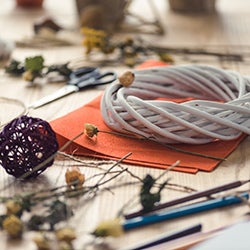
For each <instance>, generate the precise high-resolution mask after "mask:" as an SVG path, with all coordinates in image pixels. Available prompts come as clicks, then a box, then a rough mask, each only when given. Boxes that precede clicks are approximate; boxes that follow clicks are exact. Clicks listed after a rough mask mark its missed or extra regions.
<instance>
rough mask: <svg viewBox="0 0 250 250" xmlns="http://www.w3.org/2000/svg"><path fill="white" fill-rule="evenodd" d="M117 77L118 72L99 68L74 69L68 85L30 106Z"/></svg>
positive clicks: (45, 102)
mask: <svg viewBox="0 0 250 250" xmlns="http://www.w3.org/2000/svg"><path fill="white" fill-rule="evenodd" d="M115 79H116V73H115V72H112V71H108V72H105V73H101V72H100V70H99V69H98V68H92V67H83V68H80V69H78V70H76V71H73V72H72V73H71V74H70V75H69V80H68V82H67V85H66V86H64V87H63V88H61V89H59V90H58V91H57V92H55V93H53V94H51V95H49V96H45V97H44V98H42V99H40V100H38V101H36V102H35V103H33V104H31V105H30V106H29V108H32V109H36V108H39V107H41V106H44V105H45V104H48V103H51V102H53V101H55V100H57V99H59V98H62V97H64V96H66V95H69V94H72V93H74V92H78V91H81V90H84V89H87V88H90V87H97V86H101V85H105V84H108V83H111V82H113V81H114V80H115Z"/></svg>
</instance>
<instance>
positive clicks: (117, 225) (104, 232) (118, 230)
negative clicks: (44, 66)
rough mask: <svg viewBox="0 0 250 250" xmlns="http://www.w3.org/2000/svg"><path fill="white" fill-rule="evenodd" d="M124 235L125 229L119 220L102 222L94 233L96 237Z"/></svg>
mask: <svg viewBox="0 0 250 250" xmlns="http://www.w3.org/2000/svg"><path fill="white" fill-rule="evenodd" d="M122 234H123V228H122V225H121V221H120V219H119V218H117V219H114V220H108V221H103V222H101V223H100V224H99V225H98V226H97V228H96V229H95V231H94V232H93V235H95V236H96V237H107V236H114V237H119V236H121V235H122Z"/></svg>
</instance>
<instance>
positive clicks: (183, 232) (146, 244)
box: [121, 224, 202, 250]
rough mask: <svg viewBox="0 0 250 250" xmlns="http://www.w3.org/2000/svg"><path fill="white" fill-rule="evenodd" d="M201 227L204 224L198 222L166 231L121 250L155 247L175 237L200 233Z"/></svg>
mask: <svg viewBox="0 0 250 250" xmlns="http://www.w3.org/2000/svg"><path fill="white" fill-rule="evenodd" d="M201 229H202V225H201V224H197V225H194V226H191V227H187V228H184V229H181V230H178V231H175V232H167V233H164V234H162V235H159V236H157V237H154V238H153V239H150V240H146V241H144V242H141V243H139V244H136V245H133V246H130V247H125V248H122V249H121V250H140V249H146V248H149V247H153V246H155V247H156V246H158V245H159V244H162V243H165V242H168V241H171V240H174V239H179V238H181V237H184V236H188V235H191V234H194V233H198V232H200V231H201Z"/></svg>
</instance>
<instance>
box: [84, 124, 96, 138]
mask: <svg viewBox="0 0 250 250" xmlns="http://www.w3.org/2000/svg"><path fill="white" fill-rule="evenodd" d="M98 132H99V130H98V128H97V127H96V126H95V125H93V124H89V123H85V124H84V133H85V134H86V135H87V136H88V137H90V138H92V137H94V136H95V135H97V134H98Z"/></svg>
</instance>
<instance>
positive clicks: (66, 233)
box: [56, 227, 76, 244]
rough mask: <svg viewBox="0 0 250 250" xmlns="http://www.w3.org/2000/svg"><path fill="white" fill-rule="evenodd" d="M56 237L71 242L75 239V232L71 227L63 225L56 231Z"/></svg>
mask: <svg viewBox="0 0 250 250" xmlns="http://www.w3.org/2000/svg"><path fill="white" fill-rule="evenodd" d="M56 238H57V240H58V241H63V242H67V243H70V244H71V243H72V241H73V240H75V239H76V233H75V230H74V229H73V228H70V227H64V228H61V229H58V230H57V231H56Z"/></svg>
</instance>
